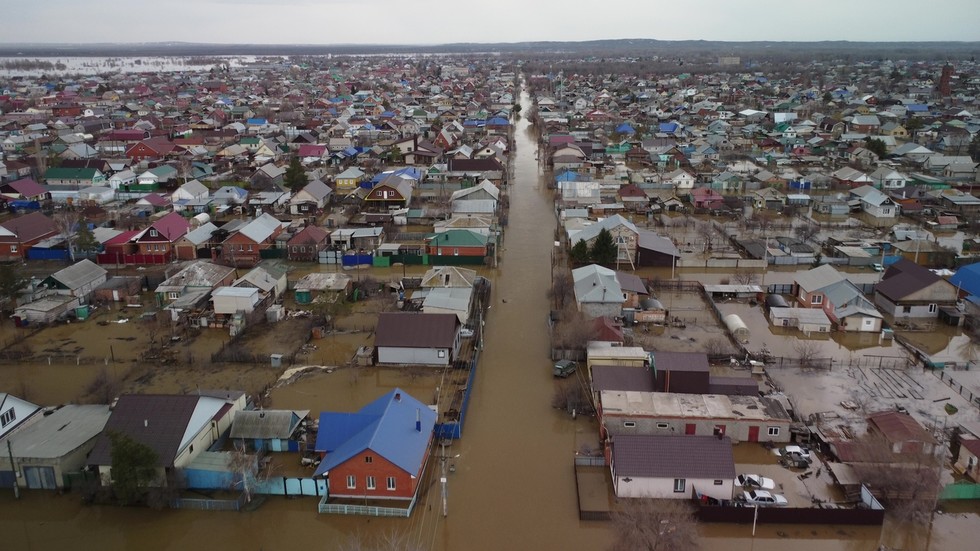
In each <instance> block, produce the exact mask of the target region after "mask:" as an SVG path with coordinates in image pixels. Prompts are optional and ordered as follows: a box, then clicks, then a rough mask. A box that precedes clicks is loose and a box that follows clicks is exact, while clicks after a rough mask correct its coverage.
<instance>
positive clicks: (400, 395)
mask: <svg viewBox="0 0 980 551" xmlns="http://www.w3.org/2000/svg"><path fill="white" fill-rule="evenodd" d="M395 401H396V402H401V401H402V393H401V392H396V393H395Z"/></svg>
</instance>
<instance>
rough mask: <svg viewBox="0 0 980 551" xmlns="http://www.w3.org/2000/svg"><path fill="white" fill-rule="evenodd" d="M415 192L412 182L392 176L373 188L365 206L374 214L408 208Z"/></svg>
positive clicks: (365, 200)
mask: <svg viewBox="0 0 980 551" xmlns="http://www.w3.org/2000/svg"><path fill="white" fill-rule="evenodd" d="M414 191H415V187H414V186H413V184H412V180H410V179H407V178H402V177H400V176H398V175H396V174H392V175H390V176H388V177H386V178H384V179H382V180H381V181H380V182H378V183H377V184H376V185H375V186H374V187H373V188H371V191H370V192H368V194H367V196H366V197H365V198H364V205H365V208H366V209H368V210H371V211H373V212H387V211H388V210H390V209H392V208H406V207H408V205H409V204H410V203H411V202H412V195H413V193H414Z"/></svg>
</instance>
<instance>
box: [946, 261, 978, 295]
mask: <svg viewBox="0 0 980 551" xmlns="http://www.w3.org/2000/svg"><path fill="white" fill-rule="evenodd" d="M949 282H950V283H952V284H953V285H956V287H958V288H959V289H962V290H964V291H966V292H967V293H970V294H971V295H980V262H975V263H973V264H967V265H966V266H961V267H960V268H959V269H958V270H956V273H955V274H953V276H952V277H950V278H949Z"/></svg>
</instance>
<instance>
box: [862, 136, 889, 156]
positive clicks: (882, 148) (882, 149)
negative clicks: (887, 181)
mask: <svg viewBox="0 0 980 551" xmlns="http://www.w3.org/2000/svg"><path fill="white" fill-rule="evenodd" d="M864 147H865V149H867V150H868V151H870V152H872V153H874V154H875V155H877V156H878V158H879V159H884V158H885V157H886V156H887V155H888V146H886V145H885V142H883V141H881V140H879V139H878V138H867V139H865V140H864Z"/></svg>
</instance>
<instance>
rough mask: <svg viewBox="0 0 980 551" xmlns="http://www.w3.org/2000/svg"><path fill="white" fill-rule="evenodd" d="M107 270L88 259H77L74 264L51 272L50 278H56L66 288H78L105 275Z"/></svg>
mask: <svg viewBox="0 0 980 551" xmlns="http://www.w3.org/2000/svg"><path fill="white" fill-rule="evenodd" d="M107 273H108V272H107V271H106V269H105V268H103V267H102V266H99V265H98V264H96V263H95V262H92V261H91V260H89V259H87V258H86V259H84V260H79V261H78V262H76V263H75V264H72V265H71V266H68V267H67V268H64V269H62V270H58V271H57V272H55V273H53V274H51V278H52V279H54V280H57V281H58V283H61V284H62V285H64V286H65V287H66V288H68V289H78V288H80V287H82V286H84V285H87V284H89V283H92V282H93V281H95V280H97V279H99V278H102V277H105V276H106V274H107Z"/></svg>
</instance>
